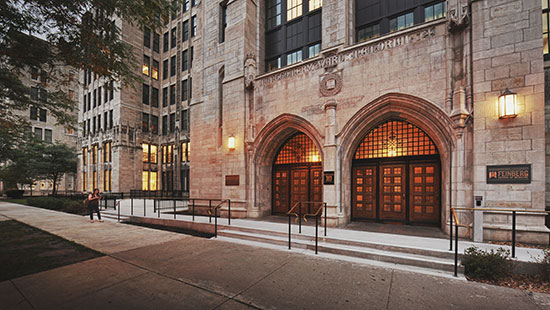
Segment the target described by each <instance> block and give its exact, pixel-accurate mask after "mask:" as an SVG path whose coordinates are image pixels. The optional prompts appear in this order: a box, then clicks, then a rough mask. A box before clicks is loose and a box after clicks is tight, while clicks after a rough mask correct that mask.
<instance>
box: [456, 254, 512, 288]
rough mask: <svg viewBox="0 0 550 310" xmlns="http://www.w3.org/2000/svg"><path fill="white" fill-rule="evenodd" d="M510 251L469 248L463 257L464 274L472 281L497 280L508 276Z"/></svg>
mask: <svg viewBox="0 0 550 310" xmlns="http://www.w3.org/2000/svg"><path fill="white" fill-rule="evenodd" d="M509 256H510V251H509V250H505V249H503V248H498V249H497V250H496V251H495V250H493V249H491V250H490V251H485V250H481V249H479V248H477V247H475V246H472V247H469V248H467V249H466V250H465V251H464V255H463V256H462V265H463V266H464V269H465V270H464V273H465V274H466V276H468V277H469V278H472V279H486V280H497V279H500V278H502V277H504V276H506V275H508V272H509V269H510V268H509V267H510V260H509V259H508V257H509Z"/></svg>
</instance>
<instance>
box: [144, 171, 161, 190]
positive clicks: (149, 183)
mask: <svg viewBox="0 0 550 310" xmlns="http://www.w3.org/2000/svg"><path fill="white" fill-rule="evenodd" d="M157 178H158V173H157V172H156V171H143V175H142V188H141V189H142V190H144V191H156V190H157V181H158V180H157Z"/></svg>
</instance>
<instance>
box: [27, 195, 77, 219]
mask: <svg viewBox="0 0 550 310" xmlns="http://www.w3.org/2000/svg"><path fill="white" fill-rule="evenodd" d="M27 204H28V205H30V206H33V207H38V208H43V209H50V210H55V211H61V212H67V213H73V214H79V215H84V214H87V213H88V210H87V209H86V208H85V207H84V204H83V203H82V201H80V200H71V199H67V198H56V197H33V198H28V199H27Z"/></svg>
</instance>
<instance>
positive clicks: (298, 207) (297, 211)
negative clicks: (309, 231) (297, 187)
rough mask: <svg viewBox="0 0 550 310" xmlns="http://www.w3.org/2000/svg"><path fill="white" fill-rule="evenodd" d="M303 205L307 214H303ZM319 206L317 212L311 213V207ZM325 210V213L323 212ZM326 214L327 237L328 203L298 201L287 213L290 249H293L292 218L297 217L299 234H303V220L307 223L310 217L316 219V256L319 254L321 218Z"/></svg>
mask: <svg viewBox="0 0 550 310" xmlns="http://www.w3.org/2000/svg"><path fill="white" fill-rule="evenodd" d="M302 204H305V205H306V210H305V211H306V212H305V213H302ZM315 204H318V205H319V207H318V208H317V209H316V210H315V211H313V212H312V211H311V205H315ZM323 210H324V212H323ZM323 213H324V217H325V237H326V235H327V203H326V202H320V201H298V202H296V203H295V204H294V205H293V206H292V208H290V210H288V212H287V213H286V214H287V215H288V249H289V250H290V249H291V244H292V223H291V222H292V220H291V218H292V216H293V215H294V216H296V221H297V222H298V233H300V234H301V233H302V218H303V219H304V221H305V222H306V223H307V217H308V216H314V217H315V254H317V253H318V251H317V249H318V243H319V217H320V216H321V215H322V214H323Z"/></svg>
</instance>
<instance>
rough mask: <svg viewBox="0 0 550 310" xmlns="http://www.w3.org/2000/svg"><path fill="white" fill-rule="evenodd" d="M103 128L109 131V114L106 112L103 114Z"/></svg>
mask: <svg viewBox="0 0 550 310" xmlns="http://www.w3.org/2000/svg"><path fill="white" fill-rule="evenodd" d="M103 128H105V129H109V114H108V112H107V111H105V113H103Z"/></svg>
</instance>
